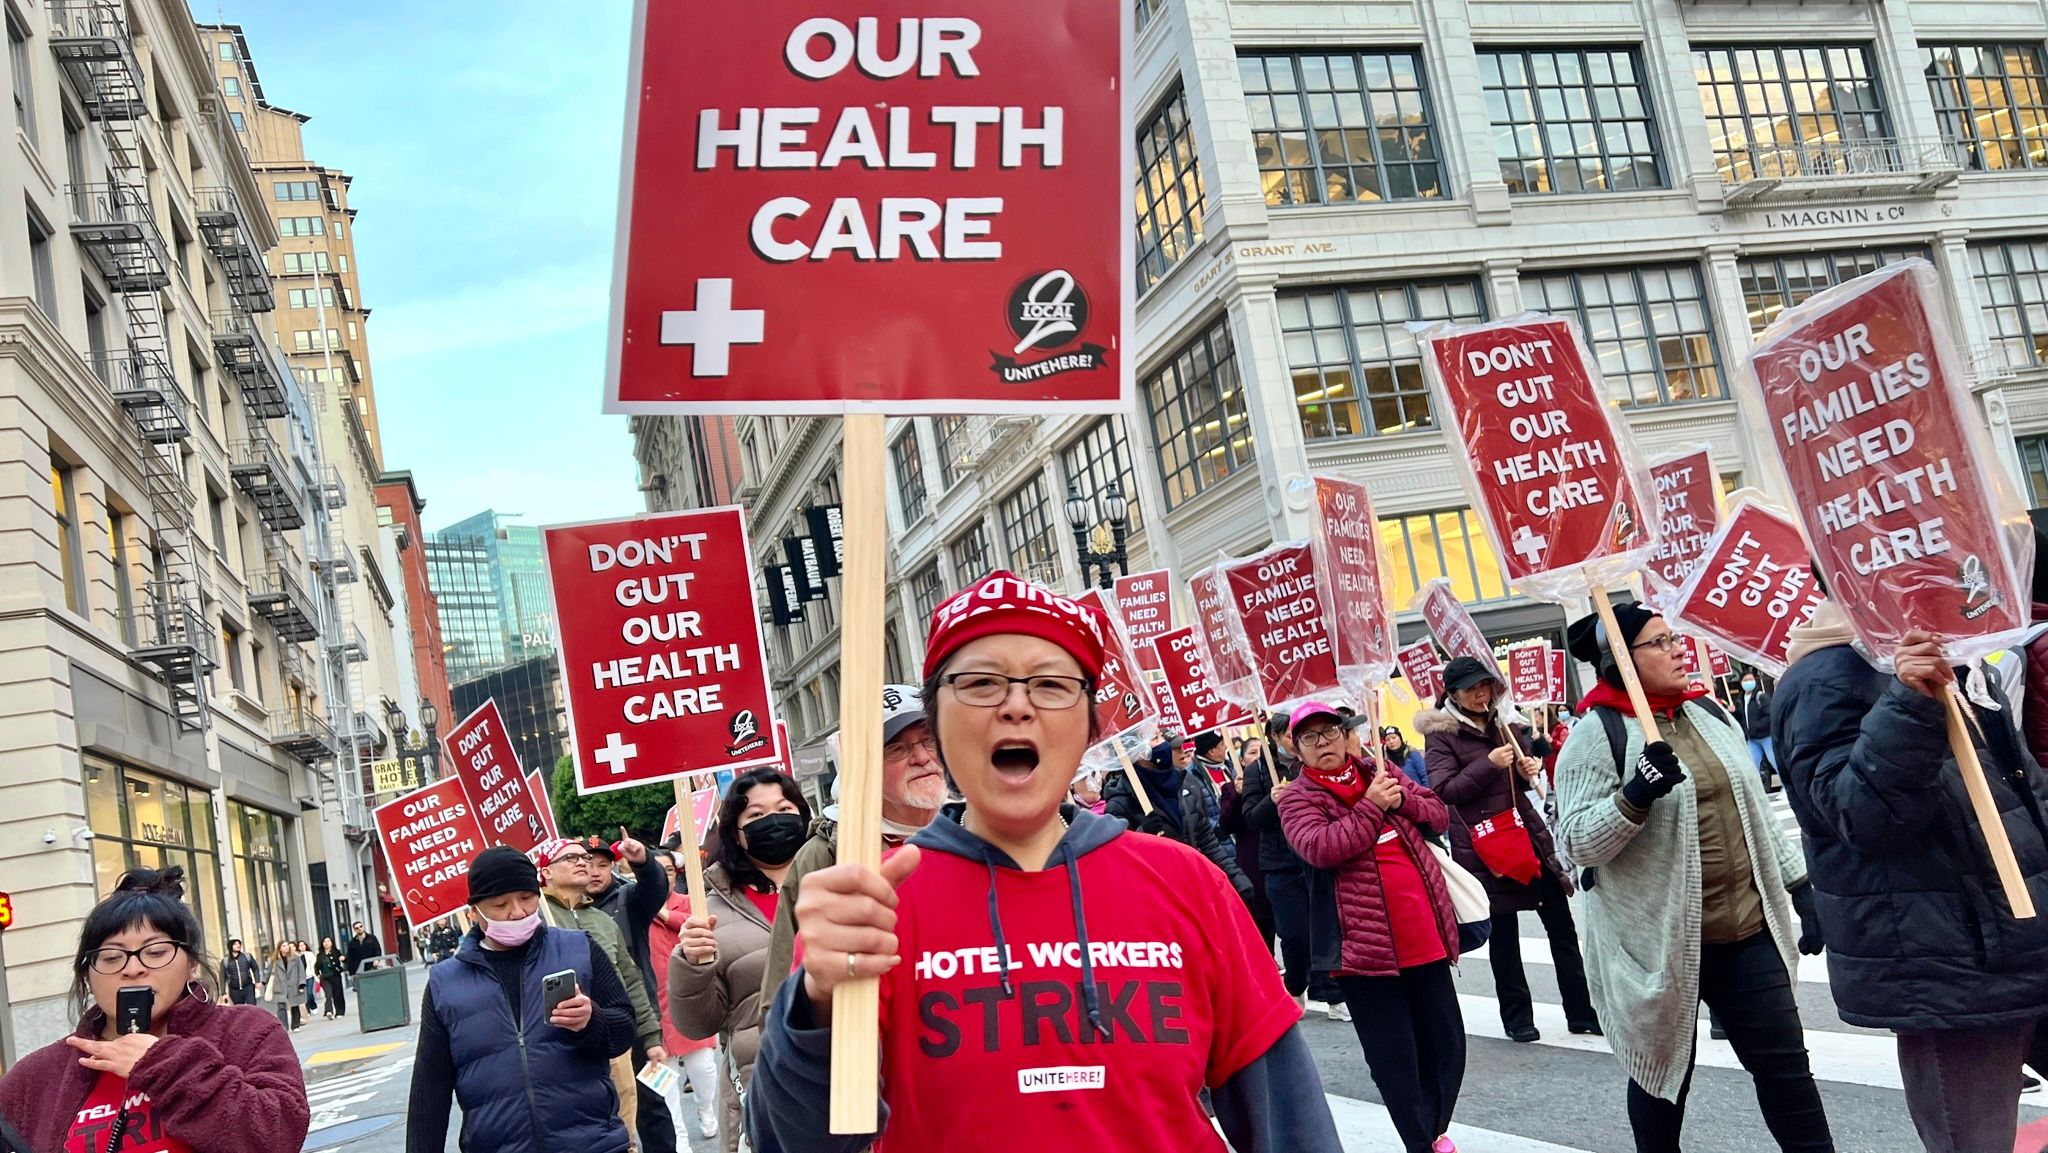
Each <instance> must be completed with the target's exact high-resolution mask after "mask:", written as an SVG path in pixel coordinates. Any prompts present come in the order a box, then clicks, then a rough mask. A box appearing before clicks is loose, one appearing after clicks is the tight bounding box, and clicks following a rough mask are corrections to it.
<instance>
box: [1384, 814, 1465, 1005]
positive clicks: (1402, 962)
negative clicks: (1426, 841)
mask: <svg viewBox="0 0 2048 1153" xmlns="http://www.w3.org/2000/svg"><path fill="white" fill-rule="evenodd" d="M1373 859H1374V860H1376V861H1378V862H1379V866H1380V892H1381V893H1382V894H1384V895H1385V897H1386V901H1387V923H1388V924H1389V925H1391V926H1392V927H1393V930H1394V961H1395V963H1396V964H1398V965H1399V966H1400V967H1401V968H1403V969H1412V968H1414V967H1415V966H1417V965H1427V964H1429V963H1430V962H1431V961H1441V960H1443V959H1444V958H1445V957H1448V956H1450V953H1448V952H1447V951H1445V949H1444V938H1443V934H1441V933H1439V932H1438V931H1437V926H1436V906H1434V905H1432V904H1430V901H1429V885H1428V884H1427V883H1426V882H1424V881H1423V879H1422V870H1421V869H1419V868H1417V867H1416V865H1415V858H1414V857H1411V856H1409V855H1408V846H1407V844H1406V843H1404V842H1403V841H1402V840H1401V832H1400V830H1398V829H1396V828H1394V827H1393V825H1392V823H1391V822H1389V823H1388V826H1387V828H1385V829H1383V830H1381V832H1380V839H1379V842H1378V843H1377V844H1375V845H1374V846H1373Z"/></svg>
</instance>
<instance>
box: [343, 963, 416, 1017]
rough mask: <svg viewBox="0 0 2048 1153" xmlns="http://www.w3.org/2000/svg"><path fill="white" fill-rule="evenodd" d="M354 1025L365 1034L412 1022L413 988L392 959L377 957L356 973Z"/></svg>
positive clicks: (402, 967) (403, 971)
mask: <svg viewBox="0 0 2048 1153" xmlns="http://www.w3.org/2000/svg"><path fill="white" fill-rule="evenodd" d="M356 1024H357V1025H358V1026H359V1027H360V1028H361V1029H362V1031H363V1032H365V1033H375V1032H377V1031H378V1030H379V1029H401V1028H404V1027H405V1026H407V1025H410V1024H412V990H411V989H410V988H409V987H407V984H406V979H405V967H404V966H402V965H398V964H394V963H393V958H391V957H379V958H378V959H377V960H375V961H372V962H371V963H370V964H369V965H368V966H365V967H364V968H363V970H362V971H361V972H359V973H357V974H356Z"/></svg>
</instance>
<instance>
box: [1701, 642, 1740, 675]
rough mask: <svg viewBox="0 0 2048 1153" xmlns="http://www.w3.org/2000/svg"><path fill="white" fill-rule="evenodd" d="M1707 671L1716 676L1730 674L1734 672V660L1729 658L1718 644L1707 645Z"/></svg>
mask: <svg viewBox="0 0 2048 1153" xmlns="http://www.w3.org/2000/svg"><path fill="white" fill-rule="evenodd" d="M1702 643H1704V642H1702ZM1707 671H1708V672H1711V673H1713V674H1714V675H1715V676H1717V677H1725V676H1731V675H1733V674H1734V672H1735V662H1733V661H1731V660H1729V659H1728V654H1727V653H1724V652H1722V651H1721V649H1720V647H1719V646H1717V645H1707Z"/></svg>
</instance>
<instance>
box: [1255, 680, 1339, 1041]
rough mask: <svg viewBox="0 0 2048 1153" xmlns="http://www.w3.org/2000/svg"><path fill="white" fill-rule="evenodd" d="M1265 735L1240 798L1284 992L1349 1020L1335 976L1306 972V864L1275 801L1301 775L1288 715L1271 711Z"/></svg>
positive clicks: (1307, 906)
mask: <svg viewBox="0 0 2048 1153" xmlns="http://www.w3.org/2000/svg"><path fill="white" fill-rule="evenodd" d="M1266 734H1267V740H1266V745H1267V752H1266V755H1265V756H1263V757H1260V758H1259V759H1257V760H1253V761H1246V762H1245V763H1244V797H1243V799H1242V800H1241V801H1240V802H1239V804H1240V807H1241V808H1242V811H1243V814H1244V816H1243V819H1244V823H1245V825H1246V826H1247V827H1249V828H1252V829H1256V830H1258V833H1259V870H1260V872H1262V873H1263V874H1264V876H1265V881H1266V901H1267V903H1268V904H1270V905H1272V906H1273V931H1274V932H1275V933H1276V934H1277V935H1278V936H1279V938H1280V964H1281V967H1282V968H1283V969H1285V970H1286V978H1287V991H1288V992H1289V993H1292V994H1294V999H1295V1000H1296V1001H1304V998H1306V997H1313V998H1315V999H1316V1000H1318V1001H1321V1002H1323V1003H1324V1005H1325V1006H1327V1011H1328V1013H1329V1015H1330V1016H1331V1017H1332V1018H1334V1019H1338V1020H1348V1019H1349V1018H1350V1015H1351V1014H1350V1010H1349V1009H1346V1008H1344V994H1343V992H1342V991H1341V990H1339V989H1338V988H1337V982H1336V978H1334V977H1332V976H1331V975H1330V974H1328V973H1322V972H1313V971H1311V970H1310V967H1309V928H1310V921H1309V903H1308V873H1307V868H1308V867H1307V866H1306V865H1304V864H1302V861H1301V858H1300V857H1298V856H1296V855H1295V854H1294V849H1293V847H1292V846H1290V845H1288V843H1287V834H1286V833H1285V832H1284V831H1282V830H1281V828H1280V808H1279V806H1277V805H1275V804H1274V803H1273V800H1274V793H1275V792H1276V791H1277V790H1278V789H1280V788H1283V787H1285V786H1286V784H1287V782H1289V781H1292V780H1293V779H1294V778H1296V777H1298V776H1300V775H1301V762H1300V761H1298V760H1296V759H1295V757H1294V753H1293V751H1292V750H1291V749H1289V748H1288V747H1287V718H1286V717H1285V716H1282V715H1280V714H1278V713H1275V714H1274V715H1273V717H1272V719H1271V720H1269V721H1267V722H1266ZM1276 774H1277V782H1276ZM1305 1003H1306V1002H1305V1001H1304V1004H1305Z"/></svg>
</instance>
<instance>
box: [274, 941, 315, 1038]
mask: <svg viewBox="0 0 2048 1153" xmlns="http://www.w3.org/2000/svg"><path fill="white" fill-rule="evenodd" d="M305 987H306V958H305V955H304V954H302V953H300V952H299V949H298V946H296V945H294V944H292V943H291V942H290V941H279V942H278V943H277V950H276V952H275V953H273V954H272V956H271V959H270V981H269V984H268V986H267V987H266V996H267V998H268V999H269V1001H270V1009H271V1012H273V1013H276V1014H277V1021H278V1024H280V1025H283V1026H284V1027H285V1028H287V1029H290V1030H291V1031H292V1032H294V1033H296V1032H298V1030H299V1027H300V1026H301V1025H303V1024H304V1023H305V1022H304V1021H303V1020H301V1018H300V1015H299V997H300V995H301V990H303V989H304V988H305Z"/></svg>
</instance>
